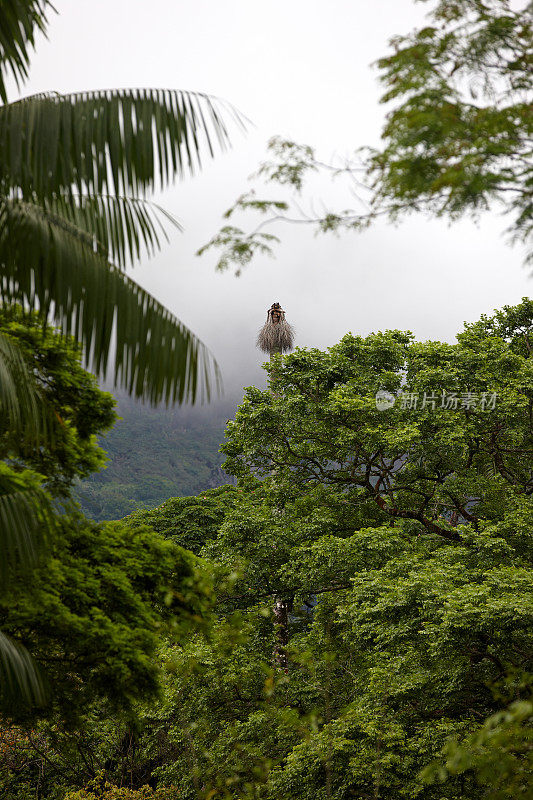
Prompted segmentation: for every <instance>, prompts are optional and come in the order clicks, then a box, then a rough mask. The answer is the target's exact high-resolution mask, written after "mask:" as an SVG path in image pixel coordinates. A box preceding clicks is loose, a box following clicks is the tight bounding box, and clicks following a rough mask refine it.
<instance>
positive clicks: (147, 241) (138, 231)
mask: <svg viewBox="0 0 533 800" xmlns="http://www.w3.org/2000/svg"><path fill="white" fill-rule="evenodd" d="M42 205H43V207H44V208H45V209H46V210H47V211H48V212H49V213H50V214H51V215H56V216H59V217H61V218H62V219H64V220H68V221H69V222H71V223H73V224H74V225H75V226H76V227H78V228H81V229H82V230H83V231H85V232H86V233H88V234H89V235H90V236H91V238H92V241H93V245H94V247H95V249H96V250H97V251H98V252H99V253H100V254H101V255H103V256H104V257H105V258H108V259H110V260H111V261H112V262H113V263H114V264H116V265H117V266H119V267H125V266H126V265H127V264H134V263H135V261H137V260H139V259H140V258H141V257H142V255H143V253H145V254H146V255H148V256H151V255H153V254H154V253H155V252H156V251H157V250H158V249H159V247H160V245H161V241H162V239H163V238H164V239H166V240H167V241H168V235H167V232H166V229H165V225H164V223H169V224H171V225H173V226H174V227H175V228H178V230H182V227H181V225H180V224H179V222H178V221H177V220H176V219H175V218H174V217H173V216H172V215H171V214H169V213H168V211H165V210H164V209H163V208H161V207H160V206H158V205H157V204H156V203H149V202H147V201H146V200H143V199H139V198H130V197H114V196H111V195H96V196H94V195H93V196H91V195H78V194H62V195H59V196H57V197H54V198H53V199H52V200H46V201H44V202H43V203H42Z"/></svg>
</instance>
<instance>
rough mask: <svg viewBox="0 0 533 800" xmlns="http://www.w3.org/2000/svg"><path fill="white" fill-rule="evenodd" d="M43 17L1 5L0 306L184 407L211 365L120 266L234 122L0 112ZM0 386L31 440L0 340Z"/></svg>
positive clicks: (14, 532)
mask: <svg viewBox="0 0 533 800" xmlns="http://www.w3.org/2000/svg"><path fill="white" fill-rule="evenodd" d="M53 10H54V8H53V5H52V4H51V3H50V2H49V0H6V2H5V3H3V4H2V9H1V11H0V99H1V100H2V103H3V105H2V106H0V299H1V302H2V303H3V304H4V305H6V304H12V303H15V302H16V303H20V305H21V307H22V308H24V309H38V310H39V311H40V313H41V315H42V316H43V317H44V319H47V318H50V317H51V318H52V319H54V320H55V322H56V323H57V324H59V325H60V326H61V329H62V331H63V332H64V333H65V334H73V335H74V336H75V337H76V338H77V340H78V341H79V342H80V343H81V344H82V345H83V346H84V348H85V354H86V358H87V360H88V361H89V362H90V363H91V364H92V365H93V367H94V369H95V370H96V371H97V372H99V373H102V374H103V373H106V372H107V370H108V360H109V357H110V353H111V351H112V350H113V358H114V367H113V374H114V379H115V382H116V383H118V384H121V385H123V386H125V387H126V388H127V390H128V391H129V392H130V393H132V394H134V395H136V396H138V397H143V398H146V399H149V400H150V401H151V402H152V403H156V402H159V401H160V400H161V399H165V400H166V401H167V402H169V401H171V402H174V401H178V402H183V401H185V400H192V401H194V400H195V399H196V398H197V397H198V396H199V395H200V394H203V393H207V394H209V392H210V389H211V386H212V382H213V378H214V379H215V380H216V381H218V369H217V367H216V363H215V362H214V361H213V359H212V357H211V355H210V354H209V352H208V351H207V350H206V348H205V347H204V346H203V345H202V343H201V342H200V341H199V340H198V339H197V338H196V337H195V336H194V334H193V333H192V332H191V331H189V330H188V329H187V328H186V327H185V326H184V325H183V324H182V323H181V322H180V321H179V320H178V319H177V318H176V317H175V316H173V315H172V314H171V313H170V312H169V311H168V310H167V309H165V308H164V307H163V306H162V305H161V304H160V303H158V302H157V301H156V300H155V298H153V297H152V296H151V295H149V294H148V293H147V292H145V291H144V289H142V287H141V286H139V285H138V284H137V283H135V282H134V281H133V280H132V279H131V278H130V277H129V276H128V275H127V274H126V272H125V268H126V266H127V265H128V264H131V263H133V262H134V261H136V260H137V259H138V258H140V257H141V256H142V255H143V253H145V252H146V253H148V254H151V253H153V252H154V250H156V249H157V248H158V247H159V245H160V243H161V238H162V236H164V235H165V228H164V226H163V224H164V223H170V224H172V225H175V226H177V225H178V223H177V222H176V220H175V219H174V218H173V217H172V216H171V215H170V214H168V213H167V212H165V211H163V209H161V208H160V207H158V206H156V205H154V204H151V203H149V202H148V201H147V195H148V193H149V192H150V191H152V190H153V189H154V187H155V186H156V185H157V184H159V185H161V186H164V185H167V184H168V183H169V182H170V181H171V180H172V179H174V178H176V177H181V176H182V175H183V174H184V173H186V172H191V173H193V172H194V171H195V170H196V169H197V168H199V167H200V165H201V154H202V152H203V151H204V150H205V151H206V152H207V153H209V154H210V155H213V154H214V150H215V140H216V141H217V142H218V145H219V146H220V147H222V148H223V147H225V146H226V145H227V144H228V142H229V137H228V130H227V127H226V120H229V119H230V118H232V119H233V120H236V121H237V122H239V123H240V122H241V118H240V116H239V115H238V114H236V113H235V112H234V111H233V110H232V109H230V108H229V106H227V105H225V104H224V103H222V102H221V101H219V100H217V99H214V98H211V97H209V96H207V95H204V94H195V93H191V92H183V91H174V90H156V89H133V90H120V91H119V90H110V91H86V92H80V93H77V94H71V95H60V94H57V93H55V92H50V93H45V94H40V95H35V96H32V97H27V98H24V99H22V100H18V101H16V102H12V103H9V102H8V92H7V86H6V81H7V79H8V78H9V77H11V78H12V79H14V80H15V82H16V84H17V85H20V84H21V83H23V82H24V80H25V79H26V78H27V75H28V69H29V63H30V51H31V49H32V48H33V47H34V45H35V37H36V35H37V33H45V32H46V29H47V25H48V15H49V13H50V12H51V11H53ZM178 227H179V226H178ZM0 376H1V381H0V387H1V388H0V402H1V408H2V411H3V412H4V419H9V421H10V422H11V423H12V429H11V432H12V434H13V435H14V436H20V435H21V431H22V430H24V437H27V436H28V435H29V434H30V433H31V434H32V435H34V436H40V435H41V433H42V431H41V427H42V426H40V424H39V419H40V417H42V412H41V406H42V404H41V402H40V400H41V398H40V397H39V391H38V390H36V389H35V386H34V385H33V378H32V376H31V375H30V374H28V373H27V371H26V370H25V369H24V368H23V366H22V364H21V359H20V356H19V355H17V353H16V349H15V347H14V344H13V342H12V341H10V340H9V339H7V338H5V337H3V338H2V339H1V341H0ZM56 413H57V410H56ZM6 414H7V416H6ZM10 480H11V483H10ZM20 480H21V478H20V476H19V477H17V478H16V479H15V478H14V477H11V478H9V477H8V476H7V475H4V478H3V486H2V495H1V498H2V499H1V503H2V512H3V513H2V514H1V517H0V543H1V545H2V549H3V550H6V551H7V552H8V554H9V553H12V552H16V559H17V561H18V562H20V563H21V564H22V562H25V563H26V565H28V564H29V563H30V560H29V554H30V551H31V549H32V545H31V541H30V540H31V539H32V537H34V536H35V535H36V534H37V531H39V530H42V529H43V525H44V522H45V518H46V515H45V516H44V517H43V513H42V509H43V508H47V504H46V503H45V504H39V505H38V504H36V497H37V494H38V492H39V488H38V483H39V482H38V479H35V478H32V481H31V486H30V487H26V488H24V489H22V488H21V487H20ZM36 480H37V483H36ZM36 493H37V494H36ZM38 507H39V509H40V510H38ZM50 519H51V517H50ZM23 542H24V546H23ZM0 667H1V677H2V678H3V683H4V686H6V687H9V686H11V687H12V688H14V687H15V686H17V687H18V690H19V691H22V690H23V688H24V687H26V689H25V690H24V692H23V693H24V694H25V696H26V697H27V699H32V700H35V699H37V696H38V695H39V696H41V697H42V692H40V690H39V689H38V686H37V678H36V675H35V673H34V672H33V673H32V669H31V667H30V661H29V659H28V657H27V654H23V653H22V651H16V649H14V646H13V645H12V644H11V643H9V642H8V641H7V640H6V639H5V638H4V637H2V638H0ZM32 674H33V677H32ZM17 676H18V677H17ZM30 684H32V686H30Z"/></svg>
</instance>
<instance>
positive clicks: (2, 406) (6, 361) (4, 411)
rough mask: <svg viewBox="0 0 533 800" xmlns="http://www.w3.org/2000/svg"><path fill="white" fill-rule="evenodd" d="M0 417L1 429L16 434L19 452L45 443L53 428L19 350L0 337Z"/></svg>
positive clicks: (11, 342)
mask: <svg viewBox="0 0 533 800" xmlns="http://www.w3.org/2000/svg"><path fill="white" fill-rule="evenodd" d="M0 414H1V415H2V426H5V427H8V428H9V429H10V430H11V431H12V432H15V433H16V434H17V436H18V437H19V441H20V442H21V449H24V446H25V445H26V444H27V445H29V446H30V447H31V446H35V444H36V443H38V442H43V441H45V440H48V439H49V438H50V436H51V435H52V433H53V425H52V423H51V420H50V418H49V414H48V413H47V409H46V407H45V404H44V403H43V400H42V397H41V396H40V393H39V390H38V387H37V385H36V382H35V379H34V377H33V375H32V374H31V372H30V370H29V369H28V367H27V365H26V363H25V361H24V357H23V355H22V352H21V350H20V348H19V347H18V346H17V344H16V342H14V341H12V340H11V339H10V338H9V337H8V336H6V335H4V334H0Z"/></svg>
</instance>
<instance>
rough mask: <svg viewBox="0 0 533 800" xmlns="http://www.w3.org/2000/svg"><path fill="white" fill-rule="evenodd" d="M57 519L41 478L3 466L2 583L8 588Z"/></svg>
mask: <svg viewBox="0 0 533 800" xmlns="http://www.w3.org/2000/svg"><path fill="white" fill-rule="evenodd" d="M56 523H57V518H56V516H55V514H54V509H53V506H52V500H51V498H50V496H49V495H48V494H47V493H46V492H45V491H44V490H43V489H42V488H41V484H40V480H39V477H38V476H37V475H36V474H35V473H33V472H31V471H30V470H24V471H22V472H15V471H14V470H13V469H12V468H11V467H9V466H8V465H7V464H4V463H2V464H0V550H1V553H2V558H1V559H0V580H1V582H2V586H6V584H7V583H8V582H9V578H10V576H11V575H12V574H13V573H17V572H20V571H21V570H22V571H24V570H27V569H29V568H31V567H33V566H34V565H35V563H36V560H37V556H38V554H39V552H40V550H41V548H42V545H43V544H44V542H45V540H46V539H47V537H48V535H49V534H50V533H52V532H53V531H54V530H55V527H56Z"/></svg>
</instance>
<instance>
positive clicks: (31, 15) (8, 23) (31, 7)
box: [0, 0, 54, 103]
mask: <svg viewBox="0 0 533 800" xmlns="http://www.w3.org/2000/svg"><path fill="white" fill-rule="evenodd" d="M53 8H54V7H53V5H52V4H51V3H50V2H48V0H2V9H1V12H0V98H1V99H2V100H3V102H4V103H6V102H7V93H6V84H5V82H6V78H7V77H8V76H9V75H10V74H11V76H12V77H13V78H14V79H15V82H16V84H17V86H19V85H20V84H21V83H22V82H23V81H24V79H25V78H26V77H27V75H28V66H29V62H30V53H29V51H30V49H31V48H33V46H34V42H35V33H36V32H37V31H42V32H43V33H44V32H45V30H46V25H47V22H48V20H47V17H46V12H47V10H48V9H52V10H53Z"/></svg>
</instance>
